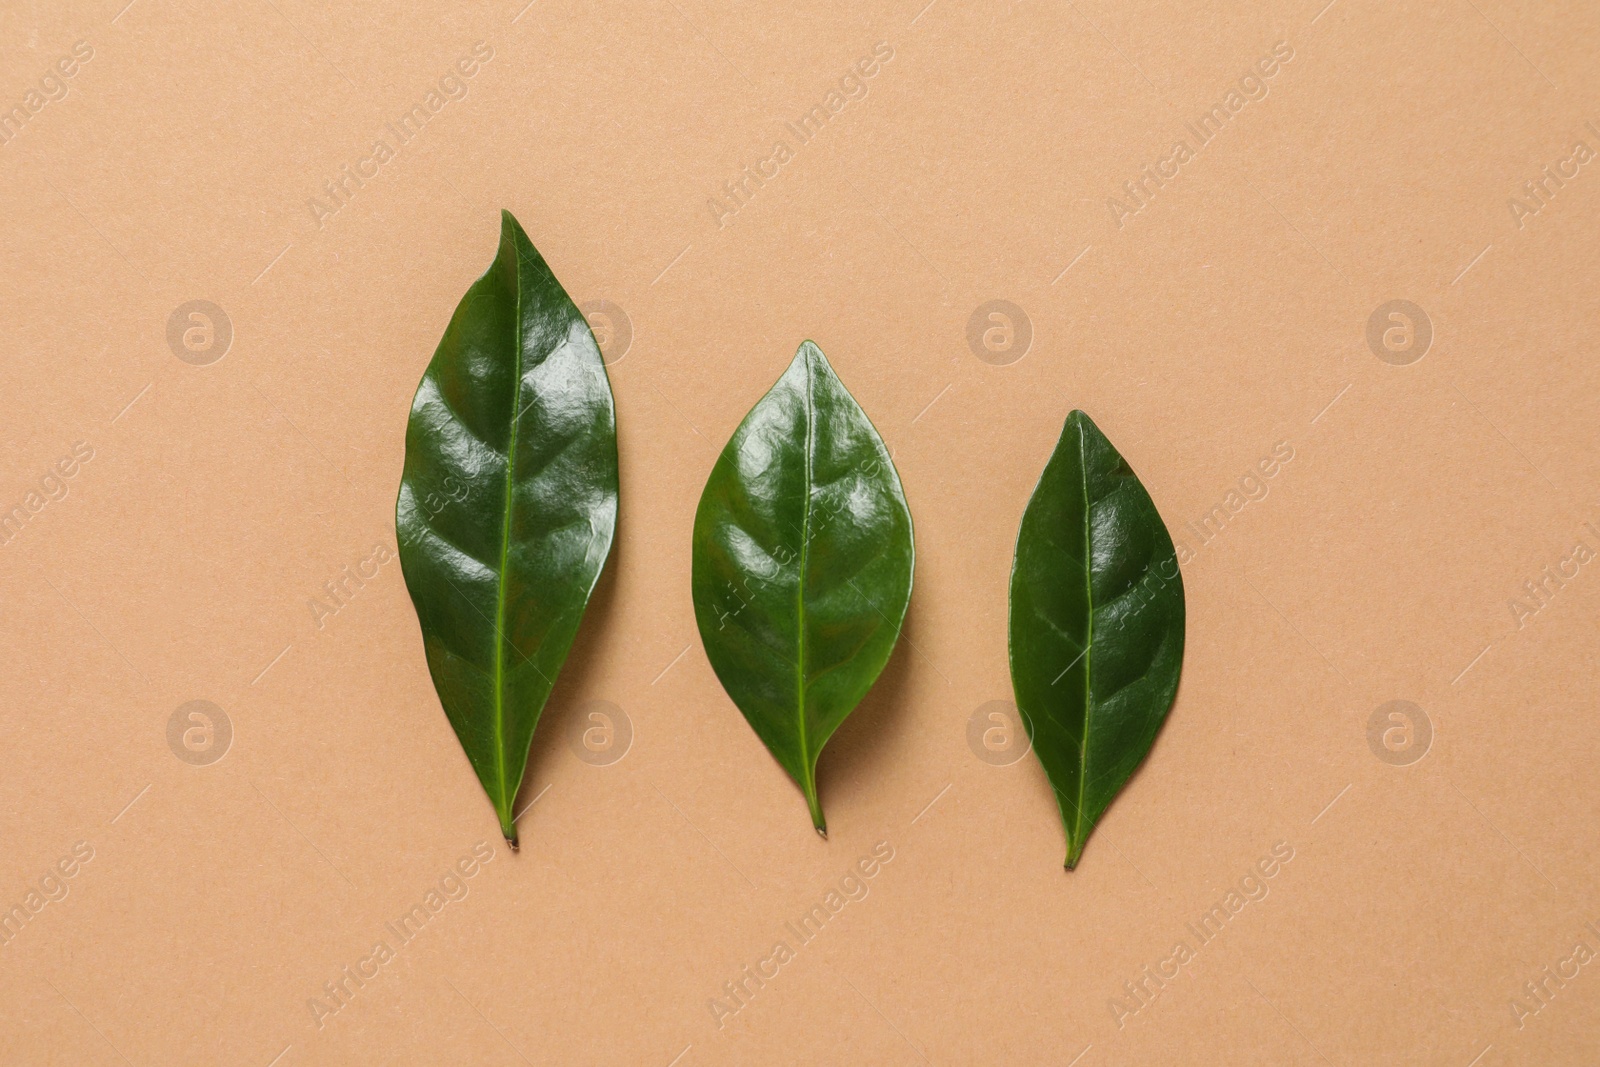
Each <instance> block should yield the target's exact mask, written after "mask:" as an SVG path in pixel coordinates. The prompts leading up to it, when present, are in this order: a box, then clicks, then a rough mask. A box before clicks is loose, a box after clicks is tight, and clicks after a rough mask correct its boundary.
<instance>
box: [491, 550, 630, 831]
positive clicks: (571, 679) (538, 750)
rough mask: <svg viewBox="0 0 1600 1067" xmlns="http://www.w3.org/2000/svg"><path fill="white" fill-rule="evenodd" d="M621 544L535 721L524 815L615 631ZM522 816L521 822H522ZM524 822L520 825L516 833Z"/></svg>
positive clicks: (573, 725) (522, 792) (520, 803)
mask: <svg viewBox="0 0 1600 1067" xmlns="http://www.w3.org/2000/svg"><path fill="white" fill-rule="evenodd" d="M621 549H622V538H621V536H616V537H614V538H613V539H612V541H611V555H610V556H609V557H608V558H607V559H606V564H605V567H604V568H602V569H601V571H600V579H599V581H597V582H596V583H595V587H594V592H593V593H591V594H590V595H589V606H588V607H587V608H586V609H584V613H583V621H582V622H580V623H579V624H578V632H577V634H576V635H574V637H573V639H572V648H571V649H570V650H569V651H568V652H567V659H566V662H565V663H563V664H562V665H561V673H560V674H558V675H556V683H555V685H554V687H552V688H551V690H550V697H549V699H548V700H546V701H545V704H544V711H543V712H541V713H540V715H539V725H538V726H537V727H535V729H534V731H533V744H532V745H531V746H530V747H529V749H528V766H527V769H526V770H525V771H524V772H523V775H522V786H521V788H520V789H518V790H517V803H516V806H515V807H514V808H513V809H512V810H513V811H514V812H522V811H524V809H525V808H527V807H528V805H529V804H530V803H532V801H533V800H534V798H536V797H537V796H538V795H539V793H540V791H541V790H543V789H544V788H545V786H546V785H548V784H549V779H550V774H549V771H550V770H551V768H552V767H553V766H554V761H555V760H557V759H559V758H560V757H561V752H562V751H564V750H565V749H566V747H567V739H568V737H569V736H570V735H571V734H572V733H573V732H574V731H575V730H577V729H578V728H579V727H578V722H577V716H578V711H579V709H580V708H581V707H582V706H583V705H584V704H585V703H587V700H583V699H579V697H580V695H582V694H585V693H591V694H592V690H591V687H590V683H591V682H592V681H593V680H594V678H595V677H597V675H598V674H599V669H600V665H601V662H602V655H603V653H604V652H605V646H606V637H605V635H606V634H608V633H610V632H611V631H612V630H613V629H614V620H615V618H616V614H617V570H618V569H619V568H620V566H621V556H622V551H621ZM526 817H527V816H526V814H524V816H523V818H524V819H526ZM522 822H523V820H522V819H519V820H518V827H519V829H521V828H522Z"/></svg>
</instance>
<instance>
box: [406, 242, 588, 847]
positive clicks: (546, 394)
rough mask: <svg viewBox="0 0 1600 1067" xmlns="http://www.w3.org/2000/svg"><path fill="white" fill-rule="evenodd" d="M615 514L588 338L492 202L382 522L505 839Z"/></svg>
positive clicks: (449, 710) (512, 831) (442, 690)
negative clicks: (480, 266) (495, 233)
mask: <svg viewBox="0 0 1600 1067" xmlns="http://www.w3.org/2000/svg"><path fill="white" fill-rule="evenodd" d="M616 516H617V433H616V415H615V409H614V406H613V403H612V396H611V385H610V382H609V381H608V380H607V378H606V371H605V365H604V363H602V362H601V358H600V349H599V347H598V346H597V345H596V344H595V340H594V337H593V335H592V334H591V333H590V332H589V326H588V324H587V323H586V322H585V321H584V318H583V315H582V314H581V313H580V312H579V311H578V309H577V307H575V306H574V305H573V303H572V301H571V299H569V298H568V296H567V293H566V291H565V290H564V289H562V287H561V284H560V283H559V282H557V281H556V279H555V275H554V274H552V273H551V271H550V268H549V267H548V266H547V265H546V264H545V261H544V259H543V258H542V257H541V256H540V255H539V253H538V251H537V250H535V249H534V247H533V245H532V244H531V243H530V242H529V241H528V236H527V234H525V233H523V231H522V227H521V226H519V225H518V224H517V221H516V219H514V218H512V217H511V214H510V213H509V212H502V213H501V231H500V248H499V252H498V254H497V255H496V256H495V260H494V263H493V264H492V265H491V266H490V267H489V269H488V271H487V272H486V273H485V274H484V275H483V277H481V278H479V279H478V280H477V281H476V282H474V283H473V284H472V286H471V288H469V289H468V290H467V294H466V296H465V297H463V298H462V300H461V303H460V304H459V305H458V306H457V308H456V311H455V315H454V316H453V317H452V318H451V320H450V325H449V326H448V327H447V328H446V330H445V333H444V338H443V339H442V340H441V341H440V342H439V347H438V350H437V351H436V352H435V353H434V356H433V361H432V362H431V363H429V364H428V369H427V371H426V372H424V374H423V376H422V382H421V384H420V385H419V386H418V387H417V394H416V398H415V399H414V400H413V401H412V405H411V420H410V423H409V425H408V426H407V427H406V458H405V471H404V474H403V475H402V477H401V482H400V497H399V501H398V503H397V504H396V507H395V528H396V532H397V534H398V538H399V549H400V565H401V568H402V569H403V571H404V572H405V579H406V586H407V587H408V588H409V589H410V591H411V599H412V602H413V603H414V604H415V605H416V609H417V618H418V620H419V621H420V622H421V624H422V639H423V646H424V648H425V650H426V653H427V658H428V669H429V671H430V672H431V673H432V675H433V684H434V687H435V688H436V689H437V690H438V692H439V702H440V703H441V704H442V705H443V706H444V710H445V714H446V715H447V716H449V719H450V724H451V726H453V727H454V728H455V731H456V736H457V737H459V738H460V739H461V746H462V748H464V749H465V750H466V753H467V758H468V759H469V760H470V761H471V762H472V766H473V769H474V770H476V771H477V773H478V778H479V779H480V780H481V781H482V782H483V787H484V789H485V790H486V791H487V792H488V794H489V799H490V800H491V801H492V802H493V803H494V807H495V811H496V812H497V813H498V814H499V817H500V828H501V832H502V833H504V834H505V836H506V840H507V841H509V842H511V843H512V845H513V847H515V844H516V840H517V832H516V826H515V825H514V820H513V811H512V805H513V804H514V803H515V802H516V796H517V787H518V786H519V785H520V784H521V782H522V775H523V771H524V769H525V768H526V766H527V761H528V746H529V743H530V742H531V741H532V739H533V731H534V727H535V726H536V725H537V724H538V721H539V714H540V712H541V711H542V710H543V709H544V705H545V701H546V699H547V698H548V697H549V696H550V689H551V686H552V685H553V684H554V683H555V678H556V674H557V673H558V672H559V671H560V669H561V664H562V663H563V661H565V659H566V657H567V650H568V649H569V648H570V647H571V645H572V639H573V636H574V634H575V633H576V632H577V629H578V623H579V621H580V620H581V619H582V618H583V612H584V608H585V607H586V606H587V604H588V602H589V594H590V593H591V592H592V591H593V589H594V585H595V582H596V580H597V579H598V578H599V576H600V570H601V568H602V567H603V566H604V564H605V561H606V557H607V555H608V554H609V553H610V551H611V539H612V535H613V532H614V530H615V527H616Z"/></svg>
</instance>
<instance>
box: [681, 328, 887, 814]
mask: <svg viewBox="0 0 1600 1067" xmlns="http://www.w3.org/2000/svg"><path fill="white" fill-rule="evenodd" d="M911 569H912V539H911V512H910V511H909V510H908V509H907V508H906V499H905V494H904V493H903V492H902V491H901V488H900V476H899V475H898V474H897V473H895V469H894V464H893V463H892V462H891V461H890V459H889V452H888V450H887V449H886V448H884V445H883V439H882V438H880V437H879V436H878V431H877V430H876V429H874V428H873V426H872V423H871V422H869V421H868V420H867V416H866V414H865V413H864V412H863V411H862V410H861V407H860V405H858V404H857V403H856V401H855V398H854V397H853V396H851V395H850V393H849V391H848V390H846V389H845V387H844V383H843V382H841V381H839V379H838V377H837V376H836V375H835V374H834V373H833V368H832V367H830V366H829V365H828V361H827V359H826V358H824V357H823V355H822V350H821V349H819V348H818V347H817V346H816V345H814V344H812V343H811V342H810V341H807V342H805V343H804V344H802V345H801V346H800V351H799V352H797V353H796V354H795V357H794V362H793V363H791V364H789V369H788V370H786V371H784V373H783V376H782V377H781V378H779V379H778V382H777V384H776V385H774V386H773V387H772V389H771V390H770V391H769V392H768V393H767V395H766V396H764V397H762V398H761V400H760V401H759V402H758V403H757V404H756V406H755V407H753V408H751V409H750V413H749V414H748V415H746V416H745V419H744V422H742V423H740V424H739V428H738V429H737V430H736V431H734V434H733V437H732V438H730V439H729V441H728V444H727V446H726V447H725V448H723V450H722V455H721V457H720V458H718V460H717V463H716V466H715V467H714V468H713V469H712V471H711V477H710V479H709V480H707V482H706V488H705V492H704V493H703V494H702V495H701V497H700V507H699V509H698V510H697V511H696V512H695V519H694V563H693V583H692V584H693V590H694V611H695V619H696V621H697V622H698V623H699V626H700V639H701V641H702V642H703V643H704V645H705V649H706V658H707V659H709V660H710V661H711V666H712V669H713V670H715V671H716V672H717V677H718V678H719V679H721V681H722V686H723V688H724V689H726V690H727V691H728V695H729V696H730V697H732V698H733V702H734V703H735V704H736V705H738V707H739V710H740V711H741V712H743V713H744V717H745V718H746V719H747V720H749V722H750V725H751V727H752V728H753V729H754V730H755V732H756V735H757V736H759V737H760V738H761V740H762V742H763V743H765V744H766V746H767V748H768V749H769V750H771V752H772V754H773V756H775V757H776V758H777V760H778V762H779V763H780V764H781V765H782V766H783V769H784V770H786V771H788V772H789V774H790V776H791V777H792V778H794V780H795V781H796V782H797V783H799V785H800V789H801V791H802V792H803V793H804V794H805V798H806V804H807V806H808V807H809V808H810V809H811V820H812V824H813V825H814V826H815V827H816V828H817V832H818V833H821V834H822V835H823V836H827V824H826V823H825V822H824V821H823V818H822V804H821V802H820V800H819V799H818V797H817V756H818V755H819V754H820V753H821V752H822V746H823V745H825V744H827V743H828V738H830V737H831V736H833V732H834V731H835V730H837V729H838V728H839V724H840V723H842V722H843V721H844V719H845V716H847V715H849V714H850V712H851V711H853V710H854V709H855V706H856V705H857V704H858V703H859V702H860V701H861V698H862V697H863V696H865V695H866V693H867V690H868V689H870V688H871V687H872V683H873V681H874V680H876V679H877V677H878V674H879V672H880V671H882V670H883V666H884V664H885V663H887V662H888V660H889V654H890V652H892V651H893V650H894V645H895V640H896V639H897V638H898V637H899V635H900V625H901V623H902V622H903V621H904V619H905V614H906V605H907V604H909V603H910V600H911Z"/></svg>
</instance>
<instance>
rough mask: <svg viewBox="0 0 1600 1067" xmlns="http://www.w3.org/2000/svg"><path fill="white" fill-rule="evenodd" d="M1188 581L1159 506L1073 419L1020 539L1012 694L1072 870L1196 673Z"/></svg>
mask: <svg viewBox="0 0 1600 1067" xmlns="http://www.w3.org/2000/svg"><path fill="white" fill-rule="evenodd" d="M1183 633H1184V606H1183V576H1182V575H1181V574H1180V573H1179V571H1178V557H1177V553H1176V552H1175V551H1174V550H1173V546H1172V537H1171V536H1170V535H1169V534H1168V533H1167V528H1166V526H1165V525H1164V524H1163V523H1162V521H1161V516H1160V514H1158V513H1157V511H1156V506H1155V504H1154V502H1152V501H1151V499H1150V494H1149V493H1147V492H1146V491H1145V488H1144V486H1143V485H1142V484H1141V483H1140V481H1139V478H1138V476H1137V475H1135V474H1134V473H1133V471H1132V469H1130V468H1129V466H1128V464H1127V462H1126V461H1125V460H1124V459H1123V458H1122V456H1121V455H1120V454H1118V452H1117V450H1116V449H1115V448H1113V447H1112V445H1111V442H1110V441H1108V440H1106V437H1105V435H1104V434H1102V433H1101V432H1100V429H1099V427H1097V426H1095V424H1094V423H1093V422H1091V421H1090V419H1089V416H1087V415H1085V414H1084V413H1083V412H1081V411H1074V412H1073V413H1072V414H1070V415H1068V416H1067V421H1066V425H1065V426H1064V427H1063V428H1062V431H1061V439H1060V441H1058V442H1057V443H1056V448H1055V452H1054V453H1053V454H1052V455H1051V456H1050V461H1049V463H1047V464H1046V465H1045V469H1044V473H1043V474H1042V475H1041V476H1040V478H1039V484H1038V486H1037V487H1036V488H1035V489H1034V491H1033V496H1032V498H1031V499H1030V500H1029V501H1028V507H1027V509H1026V510H1025V511H1024V512H1023V515H1022V525H1021V528H1020V529H1019V530H1018V531H1017V553H1016V560H1015V562H1014V563H1013V565H1012V570H1011V638H1010V650H1011V683H1012V687H1013V689H1015V691H1016V696H1017V707H1018V709H1019V710H1020V711H1021V713H1022V719H1023V721H1024V722H1025V723H1027V725H1028V730H1029V732H1030V733H1031V734H1032V737H1033V751H1034V753H1035V754H1037V755H1038V757H1039V761H1040V762H1041V763H1043V764H1044V769H1045V773H1046V775H1048V776H1049V779H1050V785H1051V787H1052V788H1053V789H1054V790H1055V794H1056V800H1057V802H1058V804H1059V806H1060V808H1061V819H1062V823H1063V824H1064V826H1065V828H1066V834H1067V869H1068V870H1071V869H1072V868H1073V867H1075V866H1076V865H1077V863H1078V857H1079V856H1080V855H1082V853H1083V845H1084V842H1085V841H1086V840H1088V837H1089V835H1090V834H1091V833H1092V832H1093V831H1094V827H1095V824H1096V823H1097V822H1099V820H1100V816H1101V815H1102V814H1104V812H1105V810H1106V807H1107V806H1108V805H1110V803H1111V801H1112V799H1113V798H1114V797H1115V796H1116V795H1117V793H1118V792H1120V791H1121V789H1122V787H1123V785H1124V784H1125V783H1126V782H1127V780H1128V778H1129V777H1130V776H1131V775H1132V774H1133V772H1134V770H1135V769H1137V768H1138V766H1139V764H1140V762H1142V761H1143V760H1144V757H1145V755H1146V754H1147V753H1148V752H1149V751H1150V746H1151V745H1152V744H1154V743H1155V738H1156V732H1157V731H1158V730H1160V729H1161V724H1162V723H1163V722H1165V721H1166V718H1167V712H1168V711H1170V710H1171V708H1172V701H1173V698H1174V697H1175V696H1176V695H1177V692H1178V674H1179V672H1180V670H1181V669H1182V666H1183Z"/></svg>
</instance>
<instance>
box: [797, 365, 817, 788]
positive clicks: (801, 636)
mask: <svg viewBox="0 0 1600 1067" xmlns="http://www.w3.org/2000/svg"><path fill="white" fill-rule="evenodd" d="M804 356H805V378H806V385H805V404H804V408H805V413H806V444H805V465H804V470H805V497H804V500H805V503H804V505H803V508H802V510H801V512H800V559H799V563H798V569H797V572H796V580H795V592H794V611H795V637H796V641H797V645H798V647H797V649H796V652H797V654H796V656H795V717H796V720H797V725H798V728H799V739H800V767H801V781H802V782H804V783H805V789H806V801H807V806H810V801H811V795H810V794H811V792H812V789H813V788H814V787H813V786H812V784H811V753H810V747H809V745H808V744H807V741H806V556H807V554H808V553H809V551H810V548H811V481H812V469H811V458H812V456H811V453H812V447H813V440H814V434H815V431H816V425H815V424H816V412H815V411H814V410H813V406H812V405H813V400H812V395H811V353H810V352H806V353H805V354H804Z"/></svg>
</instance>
